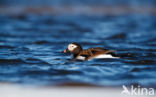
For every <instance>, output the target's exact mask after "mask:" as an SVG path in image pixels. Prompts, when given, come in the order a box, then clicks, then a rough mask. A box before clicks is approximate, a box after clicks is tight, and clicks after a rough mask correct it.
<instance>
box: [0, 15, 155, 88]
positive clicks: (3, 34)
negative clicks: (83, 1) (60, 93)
mask: <svg viewBox="0 0 156 97" xmlns="http://www.w3.org/2000/svg"><path fill="white" fill-rule="evenodd" d="M155 25H156V17H155V16H152V15H140V14H130V15H119V16H109V15H102V16H86V15H60V16H56V15H36V14H24V15H22V16H20V15H19V16H18V15H17V16H9V15H0V29H1V30H0V82H8V83H17V84H28V85H63V84H67V83H83V84H90V85H98V86H120V85H123V84H124V85H131V84H139V85H142V86H146V87H150V86H152V87H156V75H155V74H156V60H155V59H156V28H155ZM71 42H78V43H80V44H81V45H82V46H83V48H85V49H87V48H91V47H104V48H107V49H111V50H116V53H117V54H119V55H120V56H122V58H120V59H99V60H91V61H73V60H72V56H70V55H66V54H63V53H61V52H62V51H63V50H64V49H65V48H66V47H67V45H68V44H69V43H71Z"/></svg>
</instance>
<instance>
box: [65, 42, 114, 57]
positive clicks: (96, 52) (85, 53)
mask: <svg viewBox="0 0 156 97" xmlns="http://www.w3.org/2000/svg"><path fill="white" fill-rule="evenodd" d="M67 52H69V53H71V54H73V57H74V58H75V59H80V60H90V59H92V58H96V57H99V56H101V55H103V56H104V55H105V56H106V55H107V56H108V55H111V56H112V58H113V57H114V58H115V57H116V58H117V56H116V54H115V53H114V51H112V50H107V49H104V48H102V47H95V48H90V49H85V50H83V49H82V47H81V45H80V44H78V43H71V44H69V45H68V48H67V49H66V50H64V53H67ZM109 57H110V56H109Z"/></svg>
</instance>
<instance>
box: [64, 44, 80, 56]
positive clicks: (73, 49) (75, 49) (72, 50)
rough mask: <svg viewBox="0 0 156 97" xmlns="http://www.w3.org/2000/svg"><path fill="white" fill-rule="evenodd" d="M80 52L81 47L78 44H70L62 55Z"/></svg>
mask: <svg viewBox="0 0 156 97" xmlns="http://www.w3.org/2000/svg"><path fill="white" fill-rule="evenodd" d="M81 51H82V47H81V45H80V44H78V43H75V42H73V43H71V44H69V45H68V48H67V49H65V50H64V51H63V52H64V53H71V54H79V53H80V52H81Z"/></svg>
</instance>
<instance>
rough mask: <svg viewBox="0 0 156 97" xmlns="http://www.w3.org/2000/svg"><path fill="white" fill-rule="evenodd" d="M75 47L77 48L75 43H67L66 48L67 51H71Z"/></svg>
mask: <svg viewBox="0 0 156 97" xmlns="http://www.w3.org/2000/svg"><path fill="white" fill-rule="evenodd" d="M75 48H77V45H75V44H69V45H68V50H69V51H73V50H74V49H75Z"/></svg>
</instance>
